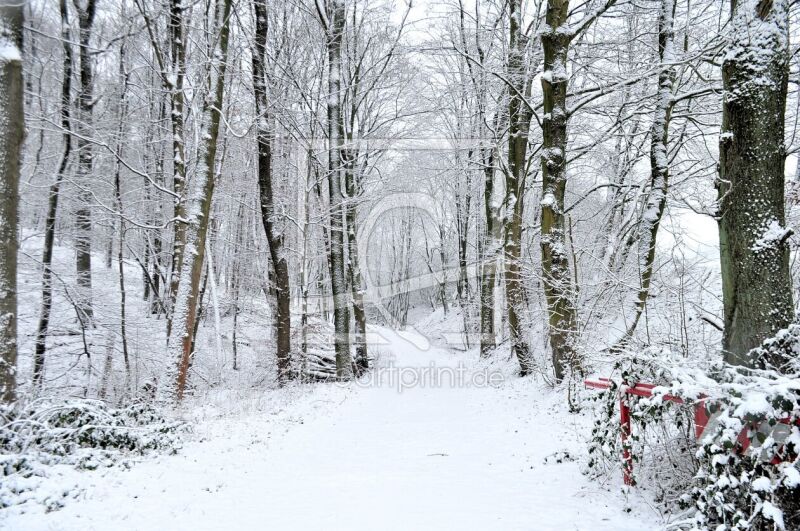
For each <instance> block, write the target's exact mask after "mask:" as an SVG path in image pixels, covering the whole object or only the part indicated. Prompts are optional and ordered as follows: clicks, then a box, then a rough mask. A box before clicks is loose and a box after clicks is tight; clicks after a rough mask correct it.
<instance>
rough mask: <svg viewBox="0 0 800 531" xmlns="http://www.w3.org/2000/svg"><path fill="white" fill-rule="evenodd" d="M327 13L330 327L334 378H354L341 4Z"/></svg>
mask: <svg viewBox="0 0 800 531" xmlns="http://www.w3.org/2000/svg"><path fill="white" fill-rule="evenodd" d="M329 7H330V9H328V13H327V14H322V13H321V15H322V16H324V17H325V18H324V22H325V25H326V33H327V36H326V47H327V50H328V93H329V94H328V102H327V111H328V113H327V114H328V142H329V146H328V148H329V151H328V194H329V198H330V252H329V255H328V257H329V266H330V271H331V291H332V292H333V304H334V306H333V325H334V334H335V337H334V343H335V350H336V377H337V378H339V379H341V380H350V379H352V378H353V361H352V356H351V354H350V297H349V293H348V290H347V268H346V264H345V254H344V253H345V227H344V201H343V199H344V198H343V196H342V154H343V153H342V149H343V141H344V138H343V137H342V119H341V113H342V109H341V102H342V94H341V62H342V57H341V56H342V34H343V33H344V22H345V21H344V15H345V12H344V2H343V1H342V0H331V1H330V2H329Z"/></svg>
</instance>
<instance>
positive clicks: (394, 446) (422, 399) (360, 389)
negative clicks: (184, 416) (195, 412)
mask: <svg viewBox="0 0 800 531" xmlns="http://www.w3.org/2000/svg"><path fill="white" fill-rule="evenodd" d="M375 331H377V332H379V333H380V334H381V335H382V336H383V337H384V338H385V339H386V340H387V344H386V345H384V346H383V347H380V354H379V359H378V362H377V365H378V368H377V369H375V370H374V371H373V373H372V374H371V376H368V377H365V379H364V380H362V381H361V382H358V383H351V384H347V385H336V384H315V385H297V386H291V387H289V388H285V389H281V390H278V391H271V392H269V393H267V394H265V395H264V397H263V398H262V399H261V400H260V401H259V402H258V404H257V405H256V406H254V407H244V406H241V407H239V412H238V413H236V414H233V415H208V416H207V418H206V419H205V420H201V421H200V422H199V424H198V426H197V427H196V429H195V435H194V437H193V438H192V440H191V441H190V442H188V443H187V444H186V446H185V447H184V448H183V449H182V450H181V451H180V453H179V454H178V455H173V456H159V457H156V458H152V459H149V460H148V459H146V460H144V461H143V462H140V463H137V464H135V465H134V466H133V467H131V468H130V469H125V468H122V467H113V468H109V469H105V470H102V471H94V472H76V471H74V470H72V471H69V472H68V473H67V472H65V475H63V476H58V475H54V477H53V478H51V479H50V480H48V481H52V482H53V488H56V489H57V488H58V482H59V481H65V482H67V483H69V482H75V483H77V484H78V485H79V489H78V491H79V492H81V494H80V495H78V496H77V497H76V498H75V499H71V500H67V502H66V506H65V507H64V508H63V509H61V510H59V511H55V512H50V513H44V512H43V509H42V508H41V507H39V506H34V507H27V508H25V509H23V508H22V507H18V508H14V507H12V508H10V509H8V510H6V511H4V512H5V513H6V514H5V515H2V516H0V527H4V528H6V529H15V530H20V531H22V530H65V531H66V530H81V531H86V530H92V529H96V530H110V529H114V530H134V529H136V530H156V529H170V530H182V529H186V530H193V531H195V530H212V529H350V530H355V529H365V530H372V529H404V530H405V529H436V530H443V529H482V530H485V529H498V530H510V529H541V530H549V529H553V530H565V529H584V530H603V529H606V530H614V531H623V530H626V529H630V530H637V531H638V530H641V529H658V528H660V527H661V523H660V522H661V519H660V517H659V516H658V515H657V513H656V512H655V511H653V510H650V509H648V508H647V507H646V505H645V504H644V503H643V502H642V500H639V499H638V498H636V494H632V495H630V496H629V498H628V499H627V500H626V499H625V497H624V496H623V495H622V494H621V492H620V488H619V480H618V478H614V479H613V480H610V481H609V484H608V485H607V486H605V487H604V486H601V485H600V484H598V483H596V482H593V481H591V480H589V479H588V478H586V477H585V476H584V475H582V474H581V472H580V468H579V467H580V465H579V463H578V462H576V461H572V460H570V459H558V457H561V456H562V455H563V454H562V452H565V451H566V452H569V453H571V454H572V455H574V456H580V455H582V452H583V451H584V450H582V448H583V444H582V442H581V439H582V437H585V436H586V434H587V433H588V431H587V430H588V427H587V422H588V420H587V418H584V417H582V416H573V415H568V414H566V413H565V408H564V406H563V405H562V403H563V401H564V400H563V396H562V395H560V394H558V393H555V392H551V391H549V390H548V389H546V388H545V387H544V386H540V385H539V384H536V383H535V382H532V381H530V379H525V380H522V379H519V378H514V377H513V376H510V374H508V371H506V372H503V371H499V370H497V369H492V367H493V365H487V364H476V363H472V364H468V367H463V366H462V365H461V361H460V360H461V359H463V354H456V353H454V352H452V351H449V350H445V349H441V348H436V347H430V348H427V349H426V348H425V347H424V345H425V344H426V343H427V341H426V340H425V339H424V338H422V337H419V336H416V337H412V338H410V339H411V341H409V340H407V339H406V338H404V337H402V336H401V335H399V334H398V333H395V332H392V331H389V330H386V329H375ZM419 345H423V347H420V346H419ZM460 366H461V367H463V368H461V369H459V367H460ZM231 400H234V399H233V398H231ZM196 406H197V404H194V405H193V407H196ZM217 406H218V405H208V406H207V407H206V409H205V410H204V411H215V410H216V408H217ZM220 406H221V407H227V408H228V409H229V410H234V409H236V408H237V404H221V405H220ZM558 461H562V462H561V463H558ZM631 505H632V506H633V508H632V509H631ZM22 510H26V511H28V512H27V513H22V512H21V511H22Z"/></svg>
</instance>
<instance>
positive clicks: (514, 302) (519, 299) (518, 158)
mask: <svg viewBox="0 0 800 531" xmlns="http://www.w3.org/2000/svg"><path fill="white" fill-rule="evenodd" d="M521 17H522V0H510V2H509V20H510V40H509V48H508V78H509V83H510V84H511V85H512V87H513V88H512V89H511V91H510V94H509V103H508V118H509V122H508V171H507V172H506V198H505V215H506V219H507V221H506V234H505V258H506V260H505V266H506V270H505V280H506V299H507V301H508V327H509V332H510V334H511V349H512V351H513V352H514V354H515V355H516V356H517V361H519V367H520V374H522V375H523V376H524V375H527V374H529V373H530V372H531V370H532V369H533V362H532V359H531V353H530V347H529V346H528V342H527V340H526V339H525V334H526V333H527V330H525V329H524V327H523V326H522V322H521V321H522V313H523V312H524V311H525V294H524V290H525V286H524V285H523V283H522V278H521V263H520V259H521V251H522V211H523V202H524V193H525V177H526V175H525V168H526V161H527V153H528V129H529V126H530V119H531V114H530V110H529V109H527V107H526V106H525V103H524V101H523V98H524V97H525V95H526V94H527V91H528V87H530V83H529V81H528V80H527V73H526V68H525V47H526V42H525V41H526V39H525V37H524V35H523V33H522V27H521Z"/></svg>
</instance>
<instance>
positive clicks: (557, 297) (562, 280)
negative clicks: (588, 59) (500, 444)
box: [541, 0, 580, 381]
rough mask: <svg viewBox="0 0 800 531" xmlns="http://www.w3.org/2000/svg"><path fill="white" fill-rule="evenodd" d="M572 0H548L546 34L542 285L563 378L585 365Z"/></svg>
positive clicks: (555, 365)
mask: <svg viewBox="0 0 800 531" xmlns="http://www.w3.org/2000/svg"><path fill="white" fill-rule="evenodd" d="M568 15H569V1H568V0H548V2H547V16H546V23H547V31H545V32H543V33H542V48H543V50H544V73H543V74H542V94H543V96H544V109H543V110H544V116H543V118H542V149H543V151H542V211H541V223H542V240H541V247H542V284H543V285H544V294H545V298H546V299H547V309H548V325H549V326H548V333H549V337H550V348H551V350H552V354H553V368H554V372H555V377H556V380H557V381H560V380H561V379H562V378H563V377H564V374H565V370H566V367H567V366H571V367H572V368H579V367H580V360H579V359H577V353H576V351H575V334H576V327H577V323H576V321H577V318H576V311H575V288H574V281H573V278H572V271H571V269H570V266H569V259H568V255H567V237H566V233H565V225H564V194H565V191H566V187H567V159H566V151H567V81H568V77H567V53H568V51H569V43H570V39H571V38H572V35H571V34H570V33H569V32H566V31H563V30H564V29H566V28H565V26H566V22H567V17H568Z"/></svg>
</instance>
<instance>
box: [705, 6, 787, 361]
mask: <svg viewBox="0 0 800 531" xmlns="http://www.w3.org/2000/svg"><path fill="white" fill-rule="evenodd" d="M728 39H729V41H728V42H729V49H728V53H727V55H726V56H725V61H724V62H723V64H722V80H723V89H724V92H723V107H722V133H721V135H720V164H719V183H718V190H719V212H718V216H719V218H718V219H719V239H720V258H721V265H722V298H723V306H724V313H725V322H724V331H723V338H722V348H723V351H724V356H725V360H726V361H727V362H728V363H732V364H736V365H745V366H747V365H751V363H752V361H753V360H751V359H750V357H749V356H748V353H749V351H750V350H751V349H753V348H754V347H757V346H759V345H760V344H761V342H762V341H764V340H765V339H767V338H769V337H772V336H774V335H775V333H776V332H777V331H778V330H780V329H782V328H785V327H786V326H787V325H788V324H789V323H790V322H791V320H792V317H793V305H792V290H791V277H790V274H789V246H788V243H787V239H788V237H789V235H790V234H791V232H790V231H789V230H788V229H786V228H785V223H786V219H785V213H784V160H785V155H786V153H785V149H784V113H785V109H786V92H787V84H788V79H789V2H788V0H774V1H760V2H743V1H736V0H732V2H731V24H730V33H729V35H728ZM756 58H757V59H756Z"/></svg>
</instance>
